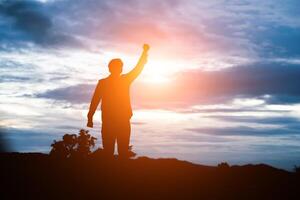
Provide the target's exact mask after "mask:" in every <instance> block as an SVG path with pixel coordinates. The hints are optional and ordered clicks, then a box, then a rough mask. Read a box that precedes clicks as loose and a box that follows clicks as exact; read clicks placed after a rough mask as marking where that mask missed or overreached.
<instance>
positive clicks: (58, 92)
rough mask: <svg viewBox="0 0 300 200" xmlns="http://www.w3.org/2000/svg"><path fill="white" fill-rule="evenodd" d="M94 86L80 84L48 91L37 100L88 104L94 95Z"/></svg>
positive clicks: (39, 95) (38, 95) (38, 96)
mask: <svg viewBox="0 0 300 200" xmlns="http://www.w3.org/2000/svg"><path fill="white" fill-rule="evenodd" d="M93 89H94V88H93V86H92V85H89V84H78V85H73V86H68V87H63V88H57V89H54V90H48V91H46V92H44V93H40V94H36V95H35V97H37V98H46V99H53V100H58V101H67V102H69V103H73V104H78V103H87V102H88V101H89V100H90V98H91V97H92V95H93Z"/></svg>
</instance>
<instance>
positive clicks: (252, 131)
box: [185, 126, 300, 137]
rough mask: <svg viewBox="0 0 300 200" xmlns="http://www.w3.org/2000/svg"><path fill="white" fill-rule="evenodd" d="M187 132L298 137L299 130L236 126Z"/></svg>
mask: <svg viewBox="0 0 300 200" xmlns="http://www.w3.org/2000/svg"><path fill="white" fill-rule="evenodd" d="M185 130H188V131H192V132H196V133H201V134H209V135H220V136H262V137H272V136H276V135H277V136H282V135H297V134H300V133H299V129H298V130H294V129H290V128H285V127H283V128H252V127H249V126H236V127H221V128H186V129H185Z"/></svg>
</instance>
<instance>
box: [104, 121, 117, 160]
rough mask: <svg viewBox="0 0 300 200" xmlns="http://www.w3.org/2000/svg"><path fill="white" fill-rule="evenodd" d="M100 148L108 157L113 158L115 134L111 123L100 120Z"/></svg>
mask: <svg viewBox="0 0 300 200" xmlns="http://www.w3.org/2000/svg"><path fill="white" fill-rule="evenodd" d="M101 132H102V146H103V149H104V152H105V154H106V155H108V156H113V155H114V152H115V142H116V134H115V133H114V128H113V125H112V123H110V122H109V121H106V120H102V130H101Z"/></svg>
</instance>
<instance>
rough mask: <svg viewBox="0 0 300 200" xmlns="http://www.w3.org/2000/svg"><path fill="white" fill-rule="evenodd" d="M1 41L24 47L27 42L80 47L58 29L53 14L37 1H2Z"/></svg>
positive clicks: (72, 38)
mask: <svg viewBox="0 0 300 200" xmlns="http://www.w3.org/2000/svg"><path fill="white" fill-rule="evenodd" d="M0 18H2V19H3V20H5V21H6V23H1V25H0V36H1V37H0V38H1V39H0V40H1V41H2V42H6V43H7V44H8V45H12V44H14V43H16V42H18V43H17V44H15V45H19V46H22V44H24V43H25V42H26V41H28V42H33V43H35V44H39V45H43V46H59V45H60V46H69V45H71V46H76V45H77V46H78V45H80V43H79V41H77V40H76V39H75V38H74V36H72V35H70V34H67V33H65V32H63V31H64V30H62V31H61V30H59V29H56V27H55V25H54V24H53V21H52V19H51V13H49V10H47V8H46V7H45V6H44V4H42V3H39V2H36V1H18V0H12V1H6V0H5V1H1V2H0Z"/></svg>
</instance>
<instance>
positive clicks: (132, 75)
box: [125, 44, 150, 82]
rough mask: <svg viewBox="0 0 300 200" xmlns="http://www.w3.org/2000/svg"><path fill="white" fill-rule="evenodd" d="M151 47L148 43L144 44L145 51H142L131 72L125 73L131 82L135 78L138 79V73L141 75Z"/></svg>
mask: <svg viewBox="0 0 300 200" xmlns="http://www.w3.org/2000/svg"><path fill="white" fill-rule="evenodd" d="M149 48H150V47H149V45H148V44H144V46H143V53H142V55H141V57H140V59H139V61H138V63H137V65H136V66H135V67H134V68H133V69H132V70H131V71H130V72H129V73H127V74H125V76H126V77H127V78H128V79H129V81H130V82H132V81H134V79H136V78H137V77H138V75H140V73H141V72H142V70H143V69H144V65H145V64H146V62H147V57H148V50H149Z"/></svg>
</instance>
